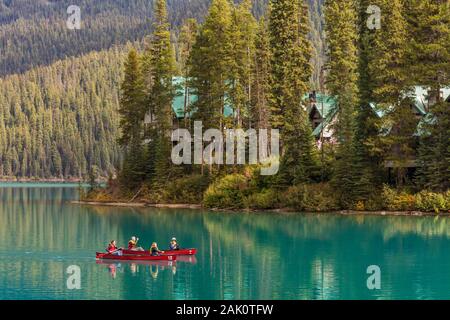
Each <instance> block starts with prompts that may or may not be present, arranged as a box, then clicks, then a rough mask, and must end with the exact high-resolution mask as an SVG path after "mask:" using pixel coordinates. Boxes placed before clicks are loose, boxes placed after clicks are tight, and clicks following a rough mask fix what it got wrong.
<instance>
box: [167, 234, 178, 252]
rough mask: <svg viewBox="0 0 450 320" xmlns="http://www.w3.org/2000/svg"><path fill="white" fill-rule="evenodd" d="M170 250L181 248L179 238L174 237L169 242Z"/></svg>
mask: <svg viewBox="0 0 450 320" xmlns="http://www.w3.org/2000/svg"><path fill="white" fill-rule="evenodd" d="M169 250H180V245H179V244H178V242H177V238H175V237H173V238H172V240H170V243H169Z"/></svg>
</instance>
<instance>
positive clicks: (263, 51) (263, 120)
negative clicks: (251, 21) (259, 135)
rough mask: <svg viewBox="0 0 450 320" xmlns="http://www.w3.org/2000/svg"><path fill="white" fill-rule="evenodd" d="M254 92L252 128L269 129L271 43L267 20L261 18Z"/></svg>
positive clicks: (255, 64) (257, 39)
mask: <svg viewBox="0 0 450 320" xmlns="http://www.w3.org/2000/svg"><path fill="white" fill-rule="evenodd" d="M252 87H253V90H252V93H251V95H252V109H251V118H252V126H254V127H255V128H257V129H268V128H269V117H270V114H269V106H268V104H269V103H268V99H269V93H270V43H269V33H268V26H267V20H266V19H265V18H261V19H260V21H259V25H258V32H257V35H256V39H255V54H254V63H253V86H252Z"/></svg>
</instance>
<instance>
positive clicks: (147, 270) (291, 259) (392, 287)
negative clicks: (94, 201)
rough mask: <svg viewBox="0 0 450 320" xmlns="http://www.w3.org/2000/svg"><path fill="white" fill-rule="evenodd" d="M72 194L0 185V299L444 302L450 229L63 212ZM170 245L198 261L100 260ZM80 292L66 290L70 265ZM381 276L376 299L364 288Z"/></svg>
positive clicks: (337, 219) (332, 218) (413, 222)
mask: <svg viewBox="0 0 450 320" xmlns="http://www.w3.org/2000/svg"><path fill="white" fill-rule="evenodd" d="M77 198H78V190H77V188H76V186H75V185H58V184H52V185H40V184H34V185H31V184H14V185H11V184H0V299H449V298H450V275H449V272H448V271H449V270H450V220H449V219H450V218H445V217H438V218H434V217H386V216H384V217H381V216H380V217H379V216H352V217H343V216H336V215H326V214H322V215H301V214H282V215H280V214H270V213H223V212H209V211H193V210H159V209H141V208H139V209H133V208H108V207H87V206H78V205H73V204H70V200H74V199H75V200H76V199H77ZM132 235H137V236H139V238H140V244H141V245H143V246H145V247H146V248H147V247H149V246H150V243H151V242H152V241H157V242H158V244H159V246H160V248H161V249H162V248H164V247H166V245H167V243H168V241H169V239H170V238H171V237H172V236H176V237H177V238H178V239H179V240H180V242H181V245H182V246H183V247H196V248H198V250H199V252H198V254H197V256H196V257H195V259H191V260H189V259H185V261H177V262H176V263H174V264H172V265H169V264H136V263H126V262H125V263H124V262H122V263H107V264H101V263H99V262H98V261H96V260H95V252H96V251H103V250H104V248H105V247H106V244H107V242H108V241H109V240H111V239H117V240H118V242H119V244H120V245H122V246H123V245H125V243H126V242H127V241H128V239H129V237H131V236H132ZM73 265H75V266H78V267H79V270H80V276H81V278H80V281H81V288H80V289H69V288H68V287H67V279H68V277H69V276H70V275H69V274H67V273H66V271H67V268H68V267H70V266H73ZM370 265H377V266H379V268H380V272H381V274H380V275H381V278H380V284H381V289H379V290H369V289H368V287H367V278H368V277H369V276H370V275H369V274H367V272H366V271H367V267H368V266H370Z"/></svg>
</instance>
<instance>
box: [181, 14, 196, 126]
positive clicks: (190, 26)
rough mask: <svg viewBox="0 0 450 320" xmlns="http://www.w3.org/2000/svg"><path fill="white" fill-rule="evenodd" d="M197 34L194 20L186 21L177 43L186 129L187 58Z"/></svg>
mask: <svg viewBox="0 0 450 320" xmlns="http://www.w3.org/2000/svg"><path fill="white" fill-rule="evenodd" d="M197 32H198V24H197V20H195V19H187V20H186V22H185V23H184V25H183V26H182V28H181V33H180V37H179V39H178V41H179V50H180V54H179V56H180V57H179V64H180V72H181V75H182V76H183V77H184V126H185V127H187V121H188V114H189V110H188V109H189V105H190V103H191V101H190V88H189V75H190V64H189V58H190V56H191V52H192V47H193V46H194V43H195V38H196V36H197Z"/></svg>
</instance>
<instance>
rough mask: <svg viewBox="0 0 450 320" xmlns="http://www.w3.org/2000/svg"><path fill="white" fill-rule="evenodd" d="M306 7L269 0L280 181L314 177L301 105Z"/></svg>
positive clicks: (307, 46)
mask: <svg viewBox="0 0 450 320" xmlns="http://www.w3.org/2000/svg"><path fill="white" fill-rule="evenodd" d="M309 30H310V24H309V14H308V8H307V6H306V5H305V3H304V2H303V1H302V0H299V1H291V0H281V1H272V2H271V10H270V23H269V33H270V47H271V77H270V80H271V82H270V86H271V94H270V116H271V118H270V122H271V127H272V128H274V129H280V136H281V143H280V145H281V149H282V150H281V166H280V173H279V179H278V180H279V181H278V182H277V183H278V184H280V185H282V186H283V185H284V186H286V185H290V184H292V183H306V182H310V181H311V180H312V179H314V178H317V175H318V168H317V150H316V148H315V146H314V138H313V136H312V129H311V126H310V125H309V121H308V118H307V114H306V109H305V108H304V106H303V105H302V97H303V96H304V94H306V93H307V92H308V87H309V81H310V78H311V74H312V67H311V64H310V61H311V52H312V47H311V43H310V41H309V40H308V34H309Z"/></svg>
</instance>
